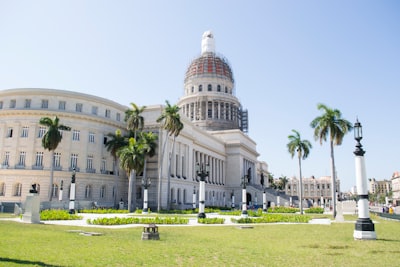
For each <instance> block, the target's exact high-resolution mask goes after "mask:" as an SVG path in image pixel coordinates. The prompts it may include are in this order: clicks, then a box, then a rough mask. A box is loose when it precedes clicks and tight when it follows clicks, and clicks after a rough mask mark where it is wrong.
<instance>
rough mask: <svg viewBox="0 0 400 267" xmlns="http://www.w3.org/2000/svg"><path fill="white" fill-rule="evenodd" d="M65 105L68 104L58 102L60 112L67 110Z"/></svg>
mask: <svg viewBox="0 0 400 267" xmlns="http://www.w3.org/2000/svg"><path fill="white" fill-rule="evenodd" d="M65 104H66V102H65V101H59V102H58V109H59V110H65Z"/></svg>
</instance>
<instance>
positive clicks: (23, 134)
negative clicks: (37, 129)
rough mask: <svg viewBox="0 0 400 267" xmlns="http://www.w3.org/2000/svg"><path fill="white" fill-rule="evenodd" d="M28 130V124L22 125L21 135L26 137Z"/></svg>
mask: <svg viewBox="0 0 400 267" xmlns="http://www.w3.org/2000/svg"><path fill="white" fill-rule="evenodd" d="M28 131H29V127H28V126H24V127H22V132H21V137H22V138H27V137H28Z"/></svg>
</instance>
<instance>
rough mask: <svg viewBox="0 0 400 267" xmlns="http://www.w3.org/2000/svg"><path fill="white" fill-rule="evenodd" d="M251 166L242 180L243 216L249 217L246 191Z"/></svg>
mask: <svg viewBox="0 0 400 267" xmlns="http://www.w3.org/2000/svg"><path fill="white" fill-rule="evenodd" d="M250 174H251V168H248V169H247V174H246V175H244V176H243V181H242V186H243V188H242V217H247V216H248V215H247V192H246V184H247V181H248V180H249V179H250Z"/></svg>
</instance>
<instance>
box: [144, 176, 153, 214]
mask: <svg viewBox="0 0 400 267" xmlns="http://www.w3.org/2000/svg"><path fill="white" fill-rule="evenodd" d="M150 185H151V180H150V178H145V177H143V178H142V186H143V187H144V190H143V213H144V214H147V213H148V211H149V209H148V200H149V196H148V188H149V187H150Z"/></svg>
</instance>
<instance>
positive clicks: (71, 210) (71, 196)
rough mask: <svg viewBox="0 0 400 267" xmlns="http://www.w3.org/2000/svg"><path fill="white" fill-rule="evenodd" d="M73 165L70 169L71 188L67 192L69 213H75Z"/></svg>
mask: <svg viewBox="0 0 400 267" xmlns="http://www.w3.org/2000/svg"><path fill="white" fill-rule="evenodd" d="M75 174H76V172H75V167H74V168H73V169H72V177H71V190H70V193H69V214H74V213H75Z"/></svg>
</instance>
